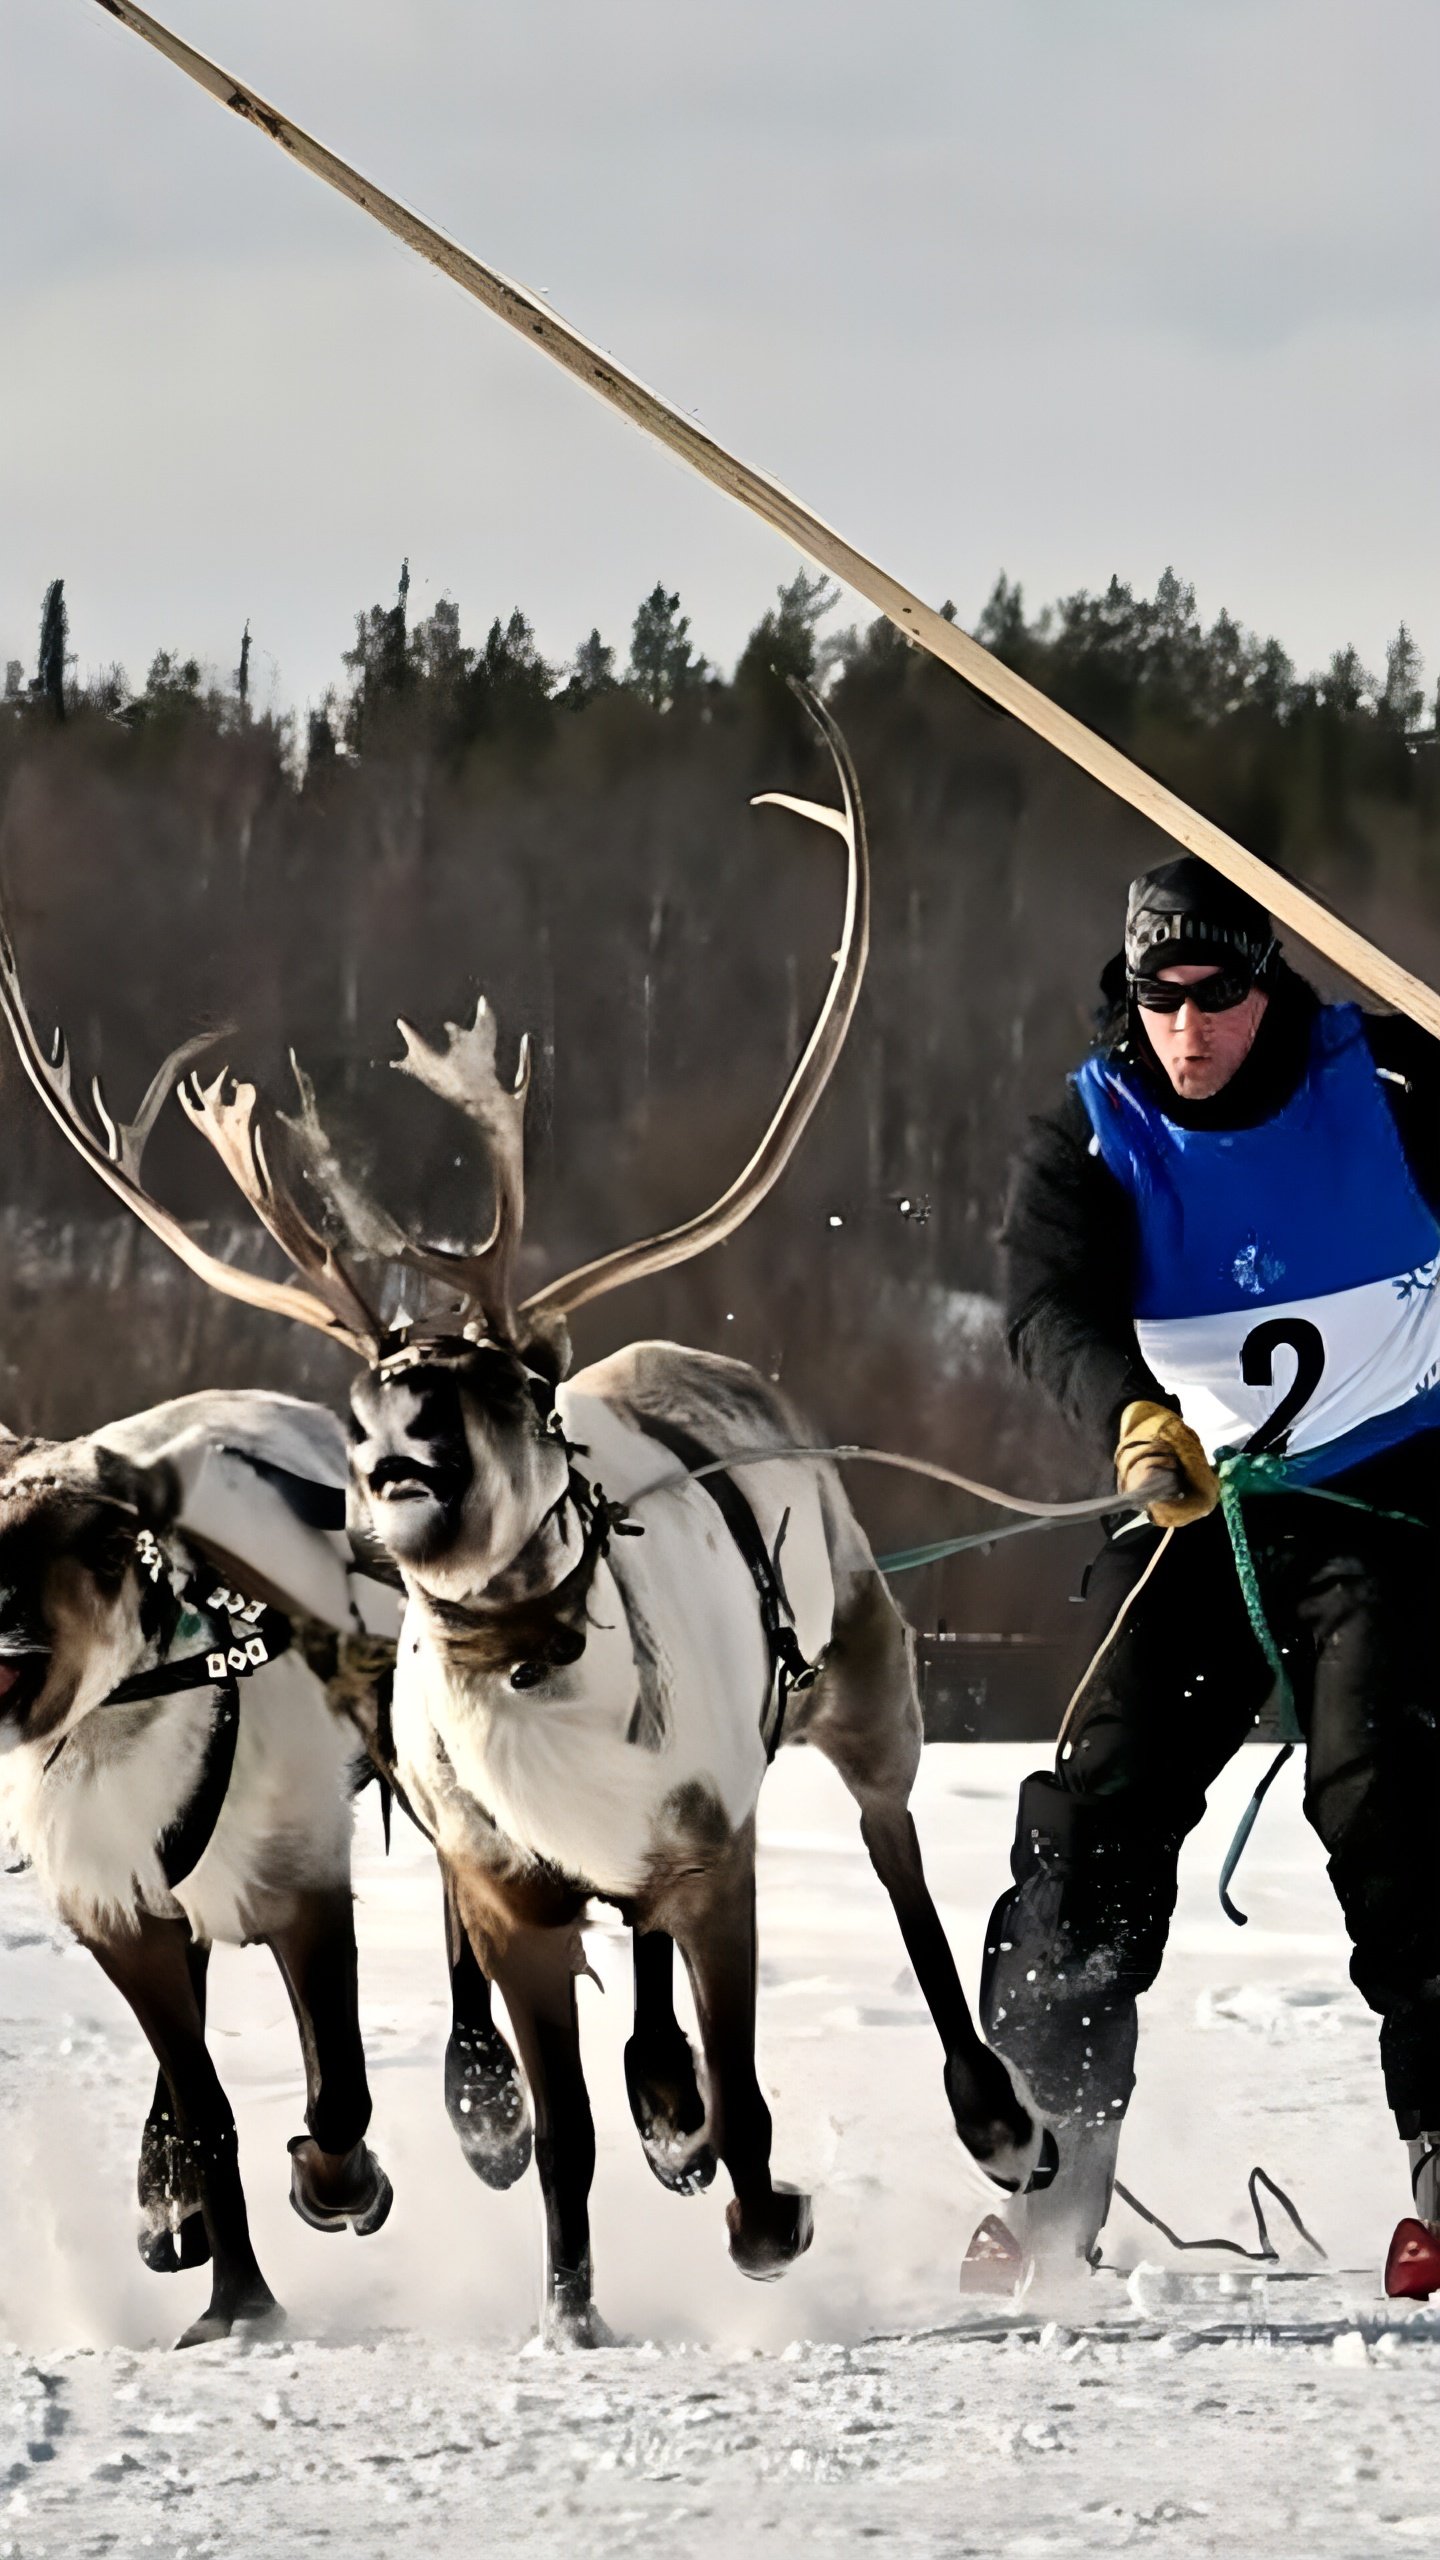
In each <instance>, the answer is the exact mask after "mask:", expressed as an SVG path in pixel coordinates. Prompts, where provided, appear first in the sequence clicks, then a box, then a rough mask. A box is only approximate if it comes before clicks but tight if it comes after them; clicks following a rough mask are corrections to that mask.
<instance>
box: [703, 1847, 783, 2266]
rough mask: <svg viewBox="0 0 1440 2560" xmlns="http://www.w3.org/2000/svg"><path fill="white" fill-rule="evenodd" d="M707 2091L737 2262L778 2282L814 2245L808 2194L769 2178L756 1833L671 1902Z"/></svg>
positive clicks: (727, 1849)
mask: <svg viewBox="0 0 1440 2560" xmlns="http://www.w3.org/2000/svg"><path fill="white" fill-rule="evenodd" d="M670 1904H671V1909H672V1910H673V1913H674V1936H675V1940H676V1943H677V1945H678V1946H679V1948H680V1952H681V1954H682V1955H683V1956H684V1958H685V1964H686V1969H687V1971H688V1973H689V1976H690V1982H691V1987H692V1989H693V1991H694V1994H695V2008H696V2013H697V2015H698V2017H699V2020H700V2037H701V2042H702V2044H703V2045H704V2049H705V2070H706V2075H707V2078H708V2080H709V2084H710V2138H711V2140H712V2142H713V2143H714V2145H715V2149H716V2150H717V2152H718V2153H719V2155H720V2158H721V2159H722V2160H723V2161H724V2163H725V2167H726V2169H727V2171H728V2173H729V2176H730V2182H731V2184H732V2186H733V2187H734V2190H735V2193H734V2196H733V2198H732V2200H731V2202H730V2203H729V2205H727V2207H726V2210H725V2220H726V2223H727V2225H728V2227H729V2232H730V2255H731V2257H732V2258H733V2259H734V2261H735V2264H736V2266H737V2267H739V2269H740V2270H741V2273H742V2274H744V2275H747V2276H760V2277H768V2276H778V2275H779V2274H780V2272H781V2270H782V2268H784V2267H787V2266H789V2264H790V2262H791V2260H792V2259H793V2258H798V2257H799V2256H800V2254H801V2252H802V2251H803V2250H805V2249H808V2248H809V2246H810V2241H811V2236H812V2233H813V2229H814V2217H813V2215H812V2213H811V2209H810V2199H809V2197H808V2196H804V2195H799V2194H797V2193H796V2191H795V2190H794V2189H793V2188H790V2187H776V2186H775V2185H774V2184H773V2183H772V2181H771V2177H770V2132H771V2127H770V2110H769V2108H768V2107H767V2106H766V2104H765V2099H764V2096H763V2094H762V2092H761V2088H760V2083H759V2081H758V2079H757V2078H756V2076H755V1978H756V1946H755V1825H754V1821H753V1818H752V1819H751V1820H750V1821H749V1822H747V1823H746V1825H745V1827H744V1829H743V1830H741V1831H738V1832H736V1833H734V1834H733V1835H732V1837H731V1838H730V1840H729V1842H728V1843H727V1845H726V1847H725V1848H724V1849H723V1851H721V1852H720V1854H719V1856H718V1858H716V1859H715V1860H714V1862H713V1863H710V1864H707V1865H706V1866H705V1867H704V1868H703V1869H701V1870H696V1871H692V1872H691V1874H690V1875H688V1876H687V1877H686V1879H685V1881H684V1883H683V1884H682V1885H680V1886H679V1887H677V1889H676V1890H675V1892H674V1893H673V1895H672V1896H671V1897H670Z"/></svg>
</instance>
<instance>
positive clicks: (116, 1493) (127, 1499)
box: [95, 1444, 181, 1538]
mask: <svg viewBox="0 0 1440 2560" xmlns="http://www.w3.org/2000/svg"><path fill="white" fill-rule="evenodd" d="M95 1462H96V1474H97V1475H98V1477H99V1480H100V1486H101V1490H102V1491H103V1492H105V1493H108V1494H111V1495H113V1497H114V1499H115V1500H116V1501H117V1502H123V1503H127V1504H129V1505H130V1506H131V1507H132V1508H133V1510H134V1512H135V1517H136V1520H137V1521H138V1523H139V1525H140V1527H141V1528H142V1529H149V1530H151V1531H153V1533H154V1535H155V1536H156V1537H159V1538H163V1537H164V1535H165V1532H166V1530H167V1529H170V1528H173V1527H174V1524H175V1521H176V1519H177V1517H178V1515H179V1510H180V1500H181V1485H180V1476H179V1472H178V1470H177V1469H176V1468H174V1467H172V1465H171V1464H170V1461H169V1459H168V1458H157V1459H156V1460H155V1463H154V1465H153V1466H140V1465H137V1463H136V1462H135V1460H134V1459H133V1458H124V1457H122V1456H121V1455H120V1452H119V1451H118V1449H107V1448H105V1447H104V1446H103V1444H102V1445H101V1446H99V1447H97V1449H96V1451H95Z"/></svg>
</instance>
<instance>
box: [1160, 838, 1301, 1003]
mask: <svg viewBox="0 0 1440 2560" xmlns="http://www.w3.org/2000/svg"><path fill="white" fill-rule="evenodd" d="M1274 948H1275V929H1274V927H1273V925H1272V924H1271V921H1270V918H1269V916H1268V915H1267V914H1266V912H1265V909H1264V908H1263V907H1262V906H1261V905H1260V903H1259V901H1258V900H1257V899H1255V898H1252V897H1249V896H1247V894H1246V892H1245V891H1244V890H1243V889H1237V888H1236V887H1235V886H1234V884H1233V882H1232V881H1229V880H1227V879H1226V878H1225V877H1224V874H1223V873H1222V872H1219V871H1215V870H1213V869H1212V868H1211V866H1210V864H1209V863H1208V862H1202V861H1201V860H1200V857H1199V855H1198V854H1194V853H1182V855H1181V856H1180V859H1179V861H1178V862H1162V863H1161V865H1160V867H1159V869H1158V870H1157V871H1144V872H1142V873H1141V875H1140V877H1139V879H1138V880H1132V881H1131V883H1130V896H1129V900H1128V902H1127V905H1126V909H1125V966H1126V968H1127V970H1128V971H1129V973H1130V975H1131V977H1153V976H1154V974H1155V972H1156V971H1157V970H1159V969H1174V968H1179V967H1183V966H1185V965H1186V964H1187V963H1188V962H1203V961H1207V960H1208V961H1213V962H1214V964H1215V965H1216V967H1217V968H1222V969H1223V968H1225V967H1227V966H1229V967H1232V968H1233V966H1234V965H1235V963H1236V962H1237V961H1239V962H1240V963H1242V965H1243V966H1245V967H1246V968H1250V969H1253V970H1255V971H1256V972H1257V974H1258V972H1259V971H1260V969H1261V967H1262V965H1263V964H1264V962H1265V961H1266V960H1267V959H1268V958H1269V957H1270V955H1271V953H1272V952H1273V951H1274Z"/></svg>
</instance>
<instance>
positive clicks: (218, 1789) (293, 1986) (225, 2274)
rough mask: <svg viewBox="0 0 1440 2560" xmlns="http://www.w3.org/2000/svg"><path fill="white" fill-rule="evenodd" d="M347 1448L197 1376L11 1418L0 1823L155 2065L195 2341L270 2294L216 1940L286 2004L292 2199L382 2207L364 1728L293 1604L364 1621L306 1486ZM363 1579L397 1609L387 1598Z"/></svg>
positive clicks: (337, 2211) (374, 2218) (369, 2215)
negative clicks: (230, 2093) (66, 1433)
mask: <svg viewBox="0 0 1440 2560" xmlns="http://www.w3.org/2000/svg"><path fill="white" fill-rule="evenodd" d="M344 1468H345V1453H344V1438H343V1434H342V1432H341V1430H340V1428H339V1425H338V1424H337V1423H336V1422H335V1421H334V1419H333V1418H332V1417H331V1416H330V1415H328V1414H323V1413H320V1412H319V1411H318V1410H317V1409H316V1408H315V1407H314V1406H309V1405H303V1404H299V1403H296V1402H295V1401H294V1400H293V1399H292V1398H290V1397H286V1396H274V1395H262V1394H253V1395H247V1394H213V1395H200V1396H188V1397H182V1398H180V1399H178V1400H177V1401H176V1402H174V1403H171V1404H166V1405H161V1406H157V1407H156V1408H154V1409H153V1410H152V1411H150V1412H148V1413H142V1414H137V1415H135V1416H134V1417H132V1418H131V1419H130V1420H129V1421H126V1422H118V1423H113V1424H111V1425H110V1426H109V1427H108V1428H106V1429H105V1430H103V1431H100V1432H97V1433H95V1434H93V1435H92V1436H91V1437H89V1438H86V1439H79V1440H70V1441H47V1440H37V1439H23V1438H17V1437H15V1436H14V1435H12V1434H9V1433H0V1827H3V1829H4V1830H5V1831H7V1832H8V1833H9V1835H10V1836H11V1838H12V1839H13V1840H14V1841H15V1842H16V1844H17V1845H18V1846H19V1848H20V1849H21V1850H22V1851H23V1852H24V1854H25V1856H26V1857H27V1858H28V1859H29V1861H30V1863H31V1864H32V1866H33V1868H34V1870H35V1875H36V1880H37V1882H38V1883H39V1885H40V1888H41V1890H42V1892H43V1893H44V1894H45V1896H46V1897H47V1899H48V1900H49V1902H50V1903H51V1905H52V1907H53V1908H54V1910H55V1911H56V1912H57V1913H58V1915H59V1917H60V1918H61V1919H62V1920H63V1921H64V1922H66V1924H67V1925H68V1926H69V1927H70V1928H71V1929H72V1930H73V1931H74V1933H75V1935H76V1936H77V1938H79V1939H80V1940H81V1942H82V1944H84V1945H85V1946H87V1947H88V1948H89V1949H90V1951H91V1953H92V1954H93V1955H94V1957H95V1958H96V1961H97V1962H98V1963H99V1965H100V1966H101V1968H102V1970H103V1971H104V1972H105V1973H106V1974H107V1975H108V1977H109V1979H110V1980H111V1981H112V1982H113V1983H114V1984H115V1986H116V1988H117V1990H119V1991H120V1992H121V1993H122V1994H123V1996H124V1997H125V1999H126V2000H127V2001H128V2002H129V2004H130V2007H131V2008H132V2010H133V2011H134V2013H135V2016H136V2018H137V2019H138V2021H139V2023H140V2025H141V2027H142V2028H143V2030H144V2032H145V2035H146V2036H147V2038H148V2039H149V2042H150V2044H151V2047H152V2049H153V2051H154V2053H155V2056H156V2059H157V2061H158V2063H159V2066H160V2073H159V2079H158V2082H157V2086H156V2092H155V2098H154V2102H153V2104H152V2106H151V2110H150V2115H149V2118H148V2121H147V2123H146V2127H145V2133H144V2137H143V2140H142V2144H141V2153H140V2169H139V2194H140V2207H141V2217H142V2218H141V2229H140V2251H141V2255H142V2257H143V2258H144V2259H145V2261H146V2264H147V2265H148V2266H150V2267H152V2268H154V2269H156V2270H157V2271H158V2272H162V2273H170V2272H174V2271H176V2270H177V2269H179V2268H182V2267H196V2266H201V2265H203V2264H204V2263H205V2262H206V2261H207V2260H208V2261H210V2262H211V2264H212V2269H213V2279H212V2291H211V2298H210V2302H209V2305H208V2308H207V2309H206V2310H205V2312H204V2313H203V2314H202V2315H201V2317H200V2318H199V2319H198V2320H196V2321H194V2322H193V2323H192V2325H191V2326H190V2327H189V2328H188V2329H187V2330H186V2332H185V2334H184V2336H183V2337H182V2338H181V2340H180V2344H181V2345H182V2346H193V2345H196V2344H197V2343H200V2342H202V2341H205V2340H209V2339H213V2338H220V2337H224V2336H227V2335H228V2334H229V2331H230V2329H231V2328H232V2326H233V2325H234V2323H235V2322H236V2321H237V2320H254V2319H257V2318H260V2317H263V2316H265V2315H268V2314H271V2313H273V2312H275V2310H276V2308H277V2306H276V2303H275V2298H274V2296H273V2294H272V2293H271V2291H270V2288H269V2286H268V2285H267V2284H266V2282H265V2279H264V2276H263V2275H262V2274H261V2272H260V2268H259V2265H258V2263H257V2261H256V2257H255V2252H254V2249H253V2247H252V2246H251V2241H250V2233H249V2226H248V2222H247V2217H246V2211H245V2197H244V2193H243V2190H242V2188H241V2184H240V2173H239V2166H238V2162H237V2158H236V2147H235V2124H234V2119H233V2117H232V2115H231V2112H230V2106H229V2102H228V2100H227V2098H226V2096H225V2092H224V2090H223V2088H222V2087H221V2085H220V2080H219V2077H218V2075H217V2073H216V2070H215V2066H214V2063H213V2061H212V2060H211V2057H210V2054H209V2051H208V2048H207V2046H206V2041H205V1982H206V1967H207V1964H208V1960H209V1953H210V1948H211V1946H212V1945H214V1944H215V1943H216V1942H217V1941H218V1942H221V1943H223V1944H229V1945H236V1946H239V1945H245V1944H249V1943H251V1942H253V1941H257V1940H259V1941H263V1942H264V1943H265V1944H266V1945H268V1946H269V1948H270V1949H271V1952H272V1953H273V1955H274V1956H275V1959H276V1961H277V1963H278V1964H279V1967H280V1970H281V1973H282V1975H283V1977H284V1980H285V1985H286V1989H287V1990H288V1992H289V1995H290V1999H291V2003H292V2005H293V2007H294V2011H295V2017H296V2023H297V2026H298V2028H299V2033H300V2044H301V2049H302V2053H303V2057H304V2066H305V2080H306V2093H307V2106H306V2118H305V2120H306V2124H307V2126H308V2128H309V2130H308V2132H307V2133H305V2134H302V2135H298V2136H297V2137H296V2139H295V2140H294V2141H293V2142H292V2143H291V2145H290V2175H291V2198H292V2202H293V2203H294V2205H295V2208H296V2210H297V2212H299V2213H300V2214H301V2215H302V2216H303V2218H304V2219H305V2220H306V2221H307V2222H309V2223H311V2224H313V2225H314V2226H315V2227H316V2228H317V2229H319V2230H324V2231H339V2230H343V2229H344V2228H346V2226H347V2225H348V2226H349V2227H350V2228H351V2229H353V2230H356V2231H359V2232H370V2231H376V2230H378V2229H379V2227H380V2225H381V2223H382V2222H383V2221H384V2220H385V2217H386V2214H387V2213H388V2211H389V2208H390V2184H389V2181H388V2179H387V2178H386V2176H385V2173H384V2171H383V2170H382V2169H381V2167H380V2165H379V2163H378V2161H377V2160H376V2159H375V2156H374V2154H373V2152H371V2151H369V2150H368V2149H367V2147H366V2144H365V2140H364V2136H365V2131H366V2127H367V2125H368V2123H369V2120H370V2093H369V2090H368V2088H367V2085H366V2078H365V2059H364V2054H363V2052H362V2049H361V2042H360V2025H359V2016H358V2011H357V2005H356V1981H355V1929H354V1917H353V1911H352V1905H351V1894H350V1836H351V1827H352V1815H351V1797H352V1794H353V1776H354V1769H355V1764H356V1762H357V1760H358V1758H359V1756H360V1737H359V1735H358V1733H357V1732H356V1730H355V1727H354V1725H353V1724H352V1723H351V1722H350V1721H349V1720H348V1718H346V1717H345V1716H344V1715H342V1714H339V1713H337V1712H336V1711H335V1709H334V1708H333V1707H332V1705H331V1704H330V1701H329V1698H328V1696H327V1693H326V1688H325V1686H324V1684H323V1682H322V1680H321V1679H320V1678H319V1677H317V1675H316V1673H315V1672H314V1671H313V1670H312V1669H310V1668H309V1666H308V1664H307V1661H306V1659H305V1656H304V1654H303V1653H302V1652H301V1650H300V1649H299V1647H298V1645H297V1644H296V1642H295V1641H294V1634H295V1629H294V1625H293V1619H294V1617H295V1616H296V1615H299V1614H302V1613H303V1615H304V1616H305V1617H306V1618H307V1619H309V1620H310V1621H311V1622H312V1623H316V1624H318V1625H321V1626H325V1625H328V1626H330V1627H333V1628H338V1629H345V1628H348V1627H351V1626H357V1625H359V1624H360V1618H359V1616H358V1615H357V1595H356V1586H355V1581H354V1578H353V1577H351V1576H350V1575H349V1574H348V1573H347V1571H346V1568H345V1564H344V1563H343V1562H342V1560H341V1556H340V1554H339V1553H338V1552H336V1550H337V1549H338V1548H339V1546H340V1544H341V1542H340V1541H339V1540H337V1539H330V1540H327V1539H325V1538H324V1537H323V1536H320V1535H317V1534H315V1533H313V1532H311V1531H309V1530H306V1529H305V1528H304V1527H303V1526H302V1525H301V1524H300V1523H299V1522H297V1519H296V1516H295V1508H294V1505H295V1503H296V1501H297V1500H298V1501H299V1502H300V1504H301V1506H302V1509H303V1507H304V1505H305V1503H306V1501H307V1499H309V1498H313V1497H314V1496H316V1495H317V1494H323V1493H324V1491H325V1490H326V1489H327V1488H334V1487H335V1486H336V1485H337V1484H341V1485H343V1483H344ZM330 1498H331V1500H332V1501H333V1499H334V1495H333V1491H332V1492H331V1497H330ZM217 1557H218V1558H219V1559H220V1561H219V1563H218V1565H217ZM237 1582H238V1583H239V1585H240V1587H239V1588H236V1584H237ZM372 1589H373V1586H372ZM373 1597H374V1599H375V1601H377V1602H378V1603H380V1604H381V1609H382V1611H383V1604H384V1602H385V1600H386V1598H387V1597H388V1595H386V1594H384V1593H383V1592H382V1591H379V1590H378V1589H373Z"/></svg>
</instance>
